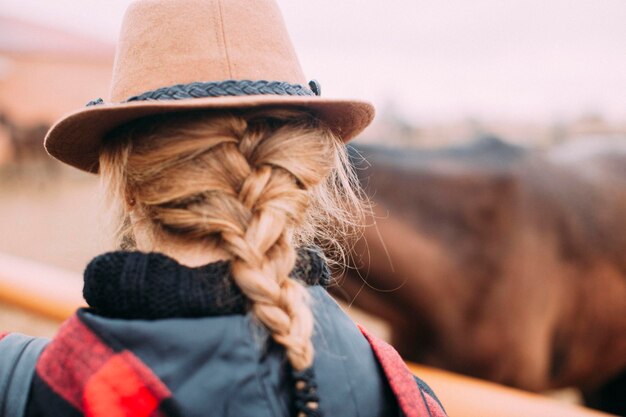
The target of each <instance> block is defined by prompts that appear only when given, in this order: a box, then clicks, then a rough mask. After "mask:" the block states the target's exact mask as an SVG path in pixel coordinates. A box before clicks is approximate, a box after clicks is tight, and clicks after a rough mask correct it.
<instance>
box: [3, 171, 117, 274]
mask: <svg viewBox="0 0 626 417" xmlns="http://www.w3.org/2000/svg"><path fill="white" fill-rule="evenodd" d="M29 168H30V169H27V168H24V171H23V172H20V173H17V174H15V173H13V174H12V175H6V174H5V176H1V177H0V251H2V252H5V253H8V254H11V255H17V256H21V257H25V258H30V259H33V260H37V261H40V262H43V263H48V264H52V265H56V266H59V267H62V268H66V269H70V270H73V271H77V272H80V271H82V270H83V268H84V266H85V265H86V263H87V262H88V261H89V259H91V258H92V257H93V256H94V255H96V254H98V253H101V252H103V251H105V250H107V249H110V248H111V247H112V245H111V242H110V239H108V236H110V232H109V228H108V225H109V221H108V220H107V216H106V213H105V211H104V210H103V209H102V206H103V201H102V197H101V192H100V189H99V185H98V182H97V179H96V177H95V176H89V175H86V174H84V175H83V174H80V173H78V172H69V173H66V172H64V171H63V172H61V173H58V172H57V173H49V172H47V173H46V172H42V171H41V170H39V169H37V167H29Z"/></svg>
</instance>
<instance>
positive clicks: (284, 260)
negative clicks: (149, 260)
mask: <svg viewBox="0 0 626 417" xmlns="http://www.w3.org/2000/svg"><path fill="white" fill-rule="evenodd" d="M346 162H347V157H346V154H345V148H344V146H343V143H342V142H341V140H340V139H339V138H337V137H336V136H335V135H334V134H333V133H332V131H331V130H330V129H328V128H327V127H325V126H324V125H323V124H322V123H321V122H320V121H319V120H318V119H316V118H315V117H314V116H312V115H311V114H309V113H307V112H305V111H301V110H287V109H265V110H263V109H261V110H256V111H248V112H239V113H237V112H228V113H227V112H210V111H206V110H205V111H202V112H187V113H175V114H168V115H158V116H151V117H149V118H144V119H140V120H137V121H134V122H131V123H130V124H128V125H125V126H123V127H121V128H118V129H117V130H116V131H113V132H111V133H110V134H109V135H108V137H107V139H106V140H105V143H104V145H103V148H102V150H101V153H100V173H101V174H102V175H101V177H102V179H103V181H104V183H105V185H106V186H107V187H108V189H109V192H110V193H111V194H113V196H115V197H117V199H116V200H117V201H120V202H122V204H121V209H122V213H121V220H122V221H121V224H123V225H125V227H123V228H122V229H121V232H120V234H121V236H122V240H124V241H126V242H132V236H133V233H134V231H135V230H136V229H137V227H138V226H137V225H139V224H140V225H141V226H142V229H144V230H147V231H148V233H149V234H150V238H151V239H152V240H153V241H155V242H159V241H167V240H168V239H178V240H179V241H184V242H189V243H193V242H197V243H201V244H210V245H214V246H215V247H217V248H220V249H222V250H224V251H226V252H227V253H228V256H229V257H230V258H231V265H232V277H233V279H234V280H235V282H236V284H237V285H238V286H239V287H240V288H241V290H242V291H243V293H244V294H245V295H246V296H247V298H248V299H249V301H250V308H251V311H252V312H253V314H254V316H255V317H256V318H257V319H258V320H259V321H260V322H261V323H262V324H263V325H264V326H266V327H267V329H269V331H270V333H271V335H272V337H273V338H274V340H275V341H276V342H278V343H279V344H281V345H282V346H284V348H285V351H286V355H287V358H288V360H289V362H290V363H291V365H292V367H293V368H294V369H295V370H297V371H302V370H306V369H307V368H309V367H310V366H311V365H312V362H313V356H314V351H313V345H312V343H311V336H312V332H313V326H314V320H313V315H312V313H311V309H310V306H309V300H308V292H307V291H306V289H305V288H304V286H303V285H302V284H301V283H300V282H298V281H296V280H294V279H291V278H290V277H289V273H290V272H291V270H292V268H293V267H294V264H295V261H296V251H295V249H294V248H295V247H296V246H299V245H304V244H311V243H316V244H320V245H321V246H322V247H323V249H327V250H328V249H331V248H334V249H335V250H336V249H337V248H338V247H340V243H341V242H338V236H342V235H343V236H346V235H348V234H349V233H350V231H352V230H354V226H355V225H356V224H358V223H359V221H360V219H359V216H360V214H361V213H362V212H361V210H360V207H361V202H360V196H359V194H358V193H357V192H355V191H354V190H356V189H357V188H355V184H356V181H355V179H354V176H353V175H352V174H351V173H350V171H349V170H348V168H347V167H348V164H347V163H346ZM129 202H130V203H129ZM131 212H132V214H133V221H132V224H133V226H132V227H131V226H130V225H131V222H130V220H129V219H130V213H131Z"/></svg>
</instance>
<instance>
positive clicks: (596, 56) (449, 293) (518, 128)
mask: <svg viewBox="0 0 626 417" xmlns="http://www.w3.org/2000/svg"><path fill="white" fill-rule="evenodd" d="M278 2H279V4H280V6H281V9H282V11H283V14H284V17H285V20H286V23H287V26H288V28H289V31H290V33H291V36H292V39H293V42H294V43H295V47H296V50H297V51H298V54H299V57H300V60H301V62H302V66H303V68H304V70H305V73H306V75H307V76H308V77H309V78H311V79H317V80H318V81H320V83H321V85H322V89H323V93H322V94H323V95H324V96H328V97H356V98H362V99H367V100H371V101H372V102H374V104H375V105H376V107H377V110H378V114H377V118H376V120H375V122H374V124H373V125H372V127H371V128H369V129H368V130H367V131H366V132H365V133H364V134H363V135H362V136H361V137H360V138H358V139H357V140H356V141H355V144H356V148H354V149H353V150H352V156H353V162H354V163H355V164H357V165H358V166H359V167H360V168H359V176H360V179H361V181H362V183H363V185H364V186H365V187H366V189H367V190H368V192H369V193H370V195H371V196H372V198H373V201H374V204H375V211H376V215H377V216H378V217H377V221H378V231H377V232H376V233H373V232H366V233H365V236H364V238H363V239H362V240H361V242H360V243H359V244H358V245H357V248H356V249H355V251H354V254H353V255H354V258H355V261H354V265H352V268H351V269H350V270H349V271H348V272H347V273H345V274H344V275H343V276H342V277H339V282H340V285H339V286H338V287H337V288H336V289H335V290H334V293H335V295H336V296H337V298H338V299H340V300H342V302H344V303H345V305H346V306H351V308H350V311H351V313H352V314H354V315H355V317H357V318H358V319H360V320H365V321H368V322H370V323H371V325H372V327H374V328H375V329H376V331H377V333H378V334H380V335H382V336H383V337H385V338H387V339H388V340H390V341H392V342H393V343H394V344H395V345H396V346H397V347H398V349H400V351H401V353H402V354H403V356H405V357H407V358H410V359H412V360H415V361H418V362H422V363H428V364H431V365H435V366H439V367H442V368H446V369H450V370H453V371H455V372H461V373H465V374H469V375H473V376H478V377H481V378H485V379H490V380H493V381H496V382H499V383H504V384H508V385H512V386H516V387H519V388H523V389H529V390H541V391H545V390H552V389H557V388H563V387H572V386H573V387H576V389H577V390H578V391H577V392H580V393H582V394H580V395H579V400H582V397H583V396H584V397H585V399H587V401H588V403H589V404H590V405H594V404H596V405H597V404H599V405H598V406H600V407H604V408H605V409H609V410H618V409H617V408H613V409H610V408H606V407H607V406H606V405H603V404H606V402H607V401H609V402H610V401H611V398H613V402H615V400H614V398H620V397H621V398H622V402H624V401H626V400H624V398H626V383H624V376H623V375H624V371H625V370H626V340H625V338H626V261H625V258H626V256H625V251H626V241H625V239H626V237H625V236H626V233H624V232H625V231H626V49H625V48H624V45H625V44H626V24H624V22H626V3H625V2H624V1H623V0H601V1H597V0H552V1H540V0H524V1H518V0H474V1H471V2H467V1H464V2H461V1H448V0H441V1H415V0H411V1H409V0H396V1H392V2H364V1H356V0H344V1H341V2H338V1H330V0H317V1H315V2H294V1H287V0H279V1H278ZM129 3H130V1H129V0H109V1H106V2H102V1H96V0H80V1H78V0H56V1H54V2H50V1H44V0H2V2H0V254H2V256H1V257H0V263H1V262H3V261H4V262H5V265H8V263H10V262H12V264H11V265H17V264H16V263H15V262H18V261H16V260H25V261H27V262H36V263H37V264H42V265H49V266H53V267H55V268H58V269H59V270H62V271H64V273H67V274H68V275H70V276H71V275H74V276H75V279H76V286H77V288H79V289H80V274H81V272H82V269H83V268H84V266H85V265H86V263H87V262H88V261H89V260H90V259H91V258H92V257H93V256H95V255H97V254H99V253H101V252H103V251H105V250H110V249H112V248H113V247H114V246H113V242H112V241H111V239H110V236H111V230H110V227H109V225H108V220H107V214H106V212H105V210H104V209H103V208H104V202H103V201H102V200H103V199H102V196H101V193H100V190H99V188H98V182H97V178H96V177H95V176H91V175H87V174H83V173H81V172H78V171H77V170H74V169H71V168H66V167H64V166H61V165H60V164H59V163H57V162H56V161H54V160H52V159H51V158H50V157H48V156H47V155H46V154H45V151H44V150H43V147H42V140H43V136H44V134H45V132H46V130H47V128H48V127H49V126H50V125H51V124H52V123H53V122H54V121H55V120H56V119H58V118H59V117H60V116H61V115H63V114H65V113H67V112H70V111H72V110H75V109H78V108H81V107H83V106H84V105H85V104H86V103H87V102H88V101H90V100H92V99H95V98H98V97H102V98H104V99H105V101H107V99H108V87H109V81H110V75H111V68H112V63H113V59H114V54H115V42H116V38H117V34H118V30H119V27H120V23H121V19H122V15H123V13H124V10H125V8H126V7H127V5H128V4H129ZM362 157H365V158H366V159H367V160H368V161H369V163H367V164H366V163H364V162H363V161H362ZM399 191H402V192H399ZM370 229H371V228H370ZM381 236H382V241H383V242H384V243H385V245H382V244H381ZM368 248H369V255H367V253H368ZM377 254H378V255H380V254H384V256H382V255H380V256H377ZM392 264H393V265H392ZM390 265H392V266H390ZM0 271H2V267H1V266H0ZM0 275H1V273H0ZM1 279H2V277H0V280H1ZM39 279H40V280H41V282H42V285H43V286H45V280H46V277H45V276H41V277H40V278H39ZM2 288H3V287H2V285H1V284H0V291H1V289H2ZM392 288H396V289H397V290H396V291H389V290H390V289H392ZM433 300H435V301H436V302H435V301H433ZM364 312H365V313H364ZM363 314H366V315H363ZM409 317H410V319H408V318H409ZM57 327H58V322H57V321H56V320H53V319H43V318H42V317H39V316H36V315H33V314H31V313H29V312H28V311H26V310H23V309H21V308H20V307H17V306H15V305H13V304H12V303H11V301H10V297H2V296H1V294H0V328H3V329H7V330H15V331H23V332H28V333H31V334H41V335H52V334H54V332H55V330H56V328H57ZM531 368H532V369H531ZM603 387H604V388H603ZM606 387H608V388H606ZM602 389H604V391H602ZM577 395H578V394H577ZM581 395H582V396H581ZM607 398H608V400H607Z"/></svg>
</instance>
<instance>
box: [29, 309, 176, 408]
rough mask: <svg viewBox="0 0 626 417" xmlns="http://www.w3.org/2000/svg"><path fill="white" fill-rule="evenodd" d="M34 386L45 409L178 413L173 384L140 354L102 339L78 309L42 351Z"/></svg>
mask: <svg viewBox="0 0 626 417" xmlns="http://www.w3.org/2000/svg"><path fill="white" fill-rule="evenodd" d="M33 389H35V390H38V395H37V397H38V399H39V402H40V403H45V408H46V411H47V412H46V415H72V416H86V417H126V416H134V417H176V416H177V415H178V413H177V412H176V407H175V406H174V405H173V400H172V398H171V397H172V394H171V392H170V391H169V389H168V388H167V387H166V386H165V384H163V382H161V380H159V378H158V377H157V376H156V375H155V374H154V373H153V372H152V371H151V370H150V369H149V368H148V367H147V366H146V365H145V364H144V363H143V362H142V361H141V360H140V359H139V358H137V357H136V356H135V355H134V354H133V353H132V352H130V351H128V350H115V349H114V348H112V347H111V346H109V345H108V344H106V343H104V342H103V340H102V339H101V338H100V337H99V336H98V335H96V334H95V333H94V332H93V331H92V330H91V329H90V328H89V327H88V326H87V325H86V324H85V323H83V322H82V321H81V320H80V317H79V316H76V315H75V316H73V317H72V318H71V319H70V320H69V321H68V322H66V323H65V324H64V325H63V327H62V328H61V330H60V332H59V334H58V336H57V337H56V338H55V339H54V340H53V341H52V342H51V343H50V345H48V347H47V348H46V349H45V350H44V352H43V353H42V355H41V358H40V359H39V362H38V363H37V366H36V373H35V381H34V383H33ZM68 406H69V407H68ZM39 407H40V408H41V407H42V405H41V404H40V405H39ZM70 408H71V409H70ZM35 414H36V413H35Z"/></svg>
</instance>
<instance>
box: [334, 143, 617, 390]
mask: <svg viewBox="0 0 626 417" xmlns="http://www.w3.org/2000/svg"><path fill="white" fill-rule="evenodd" d="M616 143H617V142H616ZM570 148H572V149H573V150H576V147H571V146H570ZM570 148H561V149H557V150H553V151H550V152H547V153H546V152H540V151H529V150H525V149H523V148H518V147H514V146H510V145H506V144H504V143H503V142H500V141H498V140H495V139H486V140H482V141H479V142H477V143H474V144H472V145H469V146H466V147H459V148H453V149H445V150H438V151H423V150H408V151H407V150H389V149H383V148H375V147H360V148H357V149H352V154H353V158H352V159H353V161H354V163H355V164H356V166H357V172H358V175H359V178H360V180H361V182H362V184H363V185H364V187H365V188H366V190H367V192H368V194H369V195H370V196H371V198H372V200H373V202H374V204H375V208H374V211H375V215H376V223H377V227H368V228H366V230H365V234H364V236H363V239H361V241H360V242H359V243H358V245H357V247H356V248H355V250H354V253H353V256H354V258H355V267H356V270H352V271H349V272H348V273H347V274H346V275H345V276H344V277H342V278H341V279H340V280H339V283H340V285H339V286H337V287H336V288H335V289H334V292H335V294H336V295H337V296H338V297H340V298H343V299H346V300H348V301H349V302H352V301H354V304H355V305H357V306H359V307H362V308H363V309H365V310H367V311H370V312H373V313H375V314H377V315H379V316H381V317H383V318H385V319H386V320H387V321H388V322H389V323H390V325H391V329H392V337H393V343H394V344H395V345H396V346H397V348H398V349H399V350H400V352H401V353H402V354H403V355H404V357H406V358H407V359H411V360H414V361H418V362H421V363H425V364H429V365H434V366H438V367H441V368H445V369H449V370H452V371H455V372H461V373H465V374H469V375H472V376H478V377H482V378H485V379H489V380H492V381H496V382H499V383H504V384H508V385H511V386H515V387H519V388H523V389H528V390H545V389H551V388H557V387H566V386H576V387H580V388H581V389H583V390H586V391H589V392H591V391H595V390H597V389H598V388H599V387H601V386H602V385H604V384H606V383H607V382H609V381H610V380H611V379H612V378H615V377H617V376H618V375H619V374H620V373H622V372H624V371H625V370H626V151H624V152H621V153H615V152H582V153H577V152H574V151H572V149H570ZM358 153H360V154H362V155H363V156H364V157H365V159H366V160H367V161H368V162H369V164H370V165H366V164H364V163H362V162H359V156H358V155H357V154H358ZM357 295H358V296H357Z"/></svg>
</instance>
